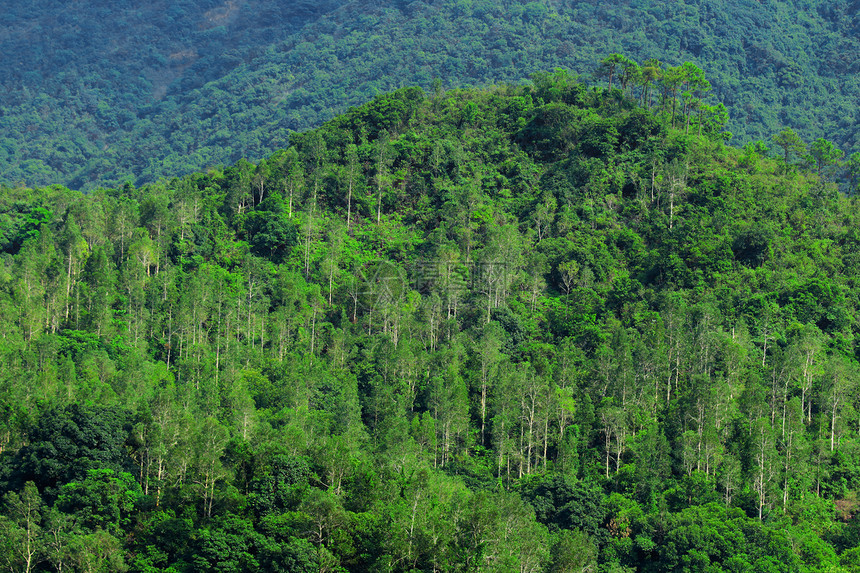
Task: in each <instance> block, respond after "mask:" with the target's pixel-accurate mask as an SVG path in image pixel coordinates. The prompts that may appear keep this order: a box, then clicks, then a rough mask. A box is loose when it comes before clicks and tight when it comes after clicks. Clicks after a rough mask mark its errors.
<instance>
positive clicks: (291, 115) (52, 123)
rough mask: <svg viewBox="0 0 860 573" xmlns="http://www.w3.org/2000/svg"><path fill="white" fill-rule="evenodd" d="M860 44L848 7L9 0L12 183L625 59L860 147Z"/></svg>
mask: <svg viewBox="0 0 860 573" xmlns="http://www.w3.org/2000/svg"><path fill="white" fill-rule="evenodd" d="M858 38H860V28H858V16H857V6H856V2H853V3H852V2H849V1H847V0H837V1H832V2H826V3H823V4H822V3H812V2H807V1H806V0H774V1H766V2H752V1H749V0H721V1H717V2H715V1H708V2H704V1H701V0H683V1H672V2H654V1H651V0H634V1H623V2H622V1H620V0H609V1H601V2H568V1H564V0H538V1H534V2H525V1H524V0H428V1H421V0H416V1H411V2H410V1H402V0H388V1H383V2H376V3H372V4H368V3H366V2H347V3H343V2H336V1H335V0H329V1H324V2H305V1H291V2H275V1H273V0H247V1H243V2H238V1H232V0H230V1H226V2H218V1H215V0H182V1H179V2H170V3H166V2H161V1H156V2H150V3H147V4H145V5H142V6H139V5H137V4H135V5H134V6H131V5H129V4H128V2H116V1H115V2H110V3H107V2H96V1H93V0H89V1H86V2H33V1H31V0H28V1H21V2H14V3H11V5H9V6H6V7H5V9H4V18H3V21H2V22H0V51H2V53H3V54H4V58H3V59H0V87H2V93H3V96H2V99H0V181H5V182H6V183H8V184H10V185H15V184H18V183H23V184H25V185H30V186H33V185H49V184H56V183H59V184H63V185H65V186H69V187H71V188H73V189H94V188H97V187H99V186H104V185H108V184H110V185H121V184H123V183H125V182H131V183H134V184H137V185H140V184H142V183H145V182H154V181H157V180H158V179H159V178H161V177H163V176H168V177H172V176H181V175H184V174H187V173H189V172H192V171H195V170H204V169H208V168H210V167H215V166H218V165H225V164H232V163H235V162H236V161H238V160H239V159H240V158H243V157H245V158H248V159H251V160H253V161H257V160H260V159H262V158H264V157H266V156H268V155H269V154H271V153H272V152H274V151H275V150H277V149H280V148H283V147H285V146H286V145H287V142H288V141H289V137H290V133H292V132H293V131H303V130H305V129H307V128H309V127H316V126H318V125H320V124H321V123H322V122H323V121H326V120H328V119H331V118H332V117H334V116H335V115H336V114H337V113H341V112H343V111H345V110H346V109H347V107H349V106H351V105H359V104H361V103H363V102H365V101H368V100H369V99H370V98H372V97H373V96H375V95H377V94H379V93H384V92H387V91H390V90H393V89H397V88H400V87H403V86H407V85H420V86H422V87H423V88H424V89H425V90H427V91H432V89H433V87H432V86H433V80H434V78H439V79H441V81H442V83H443V86H445V87H446V88H455V87H463V86H467V85H489V84H493V83H498V82H501V81H510V82H522V81H524V80H525V79H527V78H528V76H529V74H531V73H532V72H534V71H536V70H544V69H553V68H555V67H565V68H568V69H574V70H578V71H579V72H581V73H583V74H590V73H591V72H592V71H596V63H597V62H599V61H600V60H601V59H602V58H604V57H605V56H606V55H608V54H611V53H625V54H627V55H629V56H630V57H631V58H633V59H635V60H636V61H638V62H640V63H642V62H644V61H645V60H647V59H649V58H656V59H658V60H660V61H662V62H664V63H665V64H666V65H667V66H677V65H679V64H680V63H682V62H685V61H688V62H692V63H695V64H696V65H698V66H699V67H701V68H703V69H707V70H708V76H709V79H710V81H711V84H712V85H713V88H714V96H715V101H716V102H721V103H723V104H724V105H725V106H726V107H727V108H728V109H729V110H730V115H731V123H730V124H729V126H728V129H729V130H730V131H731V132H732V133H734V135H735V140H734V141H735V142H736V144H737V145H743V144H745V143H747V142H750V141H755V140H763V141H768V140H769V138H770V137H771V136H772V135H773V134H775V133H777V132H779V131H780V130H782V129H783V128H785V127H790V128H792V129H793V130H795V131H796V132H797V133H799V134H800V135H801V136H802V137H803V138H804V139H805V140H807V141H813V140H815V139H816V138H818V137H824V138H826V139H828V140H830V141H834V142H835V143H836V144H837V146H839V147H840V148H841V149H843V150H845V151H846V152H849V153H853V152H857V151H860V147H858V140H857V124H858V119H857V109H858V107H859V106H858V103H860V80H858V78H860V73H858V72H860V68H858V66H860V64H858V62H860V39H858Z"/></svg>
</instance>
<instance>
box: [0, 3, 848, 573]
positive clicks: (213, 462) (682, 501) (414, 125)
mask: <svg viewBox="0 0 860 573" xmlns="http://www.w3.org/2000/svg"><path fill="white" fill-rule="evenodd" d="M458 6H459V7H457V8H456V9H457V10H462V11H464V13H469V14H475V13H476V12H481V11H482V10H484V11H486V10H492V9H495V8H493V7H490V6H484V5H477V4H468V3H465V4H464V3H460V4H458ZM521 8H522V13H521V14H520V16H518V17H520V18H522V19H524V20H526V21H528V22H531V21H536V20H540V19H541V18H543V17H544V15H545V14H546V13H547V12H548V11H550V8H549V7H547V6H545V5H542V4H535V5H530V6H525V7H521ZM452 9H454V8H452ZM615 66H616V67H615V69H614V70H613V72H612V73H613V89H612V90H608V89H601V88H599V87H598V88H591V87H589V86H587V85H586V84H585V83H584V81H583V80H581V79H580V78H578V77H576V76H574V75H573V74H570V73H569V72H565V71H563V70H555V71H554V72H547V73H540V74H535V75H534V76H533V82H532V83H530V84H526V85H502V86H495V87H490V88H485V89H481V90H477V89H462V90H454V91H447V92H446V91H443V90H442V89H441V88H438V89H434V90H433V92H432V93H427V92H424V91H422V90H420V89H418V88H407V89H402V90H398V91H396V92H393V93H391V94H387V95H381V96H379V97H376V98H375V99H373V100H371V101H369V102H367V103H365V104H364V105H362V106H361V107H360V108H356V109H354V110H352V111H351V112H350V113H348V114H346V115H344V116H341V117H340V118H338V119H336V120H334V121H332V122H330V123H328V124H325V125H323V126H322V127H320V128H319V129H317V130H315V131H309V132H305V133H302V134H297V135H294V136H292V137H291V147H290V148H289V149H288V150H286V151H283V152H279V153H277V154H275V155H273V156H271V157H270V158H268V159H266V160H264V161H261V162H260V163H259V164H256V165H255V164H254V163H251V162H249V161H240V162H238V163H236V164H235V165H234V166H232V167H229V168H226V169H223V170H212V171H210V172H208V173H198V174H194V175H189V176H186V177H183V178H181V179H174V180H170V181H162V182H160V183H158V184H152V185H147V186H144V187H142V188H135V187H133V186H131V185H126V186H123V187H121V188H118V189H106V190H100V191H96V192H92V193H90V194H86V195H84V194H81V193H77V192H72V191H68V190H67V189H64V188H60V187H50V188H45V189H25V188H21V189H8V188H3V195H2V201H0V217H2V221H3V222H8V224H9V226H8V231H7V227H5V226H4V227H3V231H4V234H3V237H4V239H3V240H4V241H5V242H4V251H3V253H2V255H0V341H2V344H0V360H2V361H3V364H4V368H3V369H2V371H0V493H2V494H3V496H4V500H5V506H4V508H3V514H2V516H0V532H2V533H3V535H2V536H0V540H2V541H0V559H2V564H3V566H5V567H7V568H10V569H13V570H27V567H28V566H27V563H28V559H29V560H30V561H29V562H30V563H31V566H30V569H32V570H43V569H60V568H66V569H76V570H77V569H79V570H99V568H100V569H101V570H117V571H122V570H126V569H127V570H132V571H174V572H181V571H197V570H204V571H209V570H212V571H215V570H233V571H321V570H325V571H404V572H405V571H516V570H521V571H525V570H528V571H576V570H582V569H583V568H591V569H594V568H599V569H601V570H607V571H612V570H617V571H625V570H641V571H664V570H665V571H670V570H671V571H683V570H690V571H693V570H696V571H700V570H711V571H759V570H775V571H826V570H828V569H832V568H834V567H836V566H837V564H841V566H842V567H844V568H850V567H853V566H854V564H855V563H854V561H856V559H854V557H855V556H854V554H853V553H852V548H853V547H854V546H856V544H857V538H858V535H857V529H858V528H857V526H856V525H857V524H856V523H855V522H856V520H857V519H856V517H854V515H855V514H856V512H857V507H858V504H857V497H858V491H860V470H858V467H857V464H856V463H855V460H856V458H857V452H858V448H860V441H858V438H857V427H858V411H860V402H858V395H860V366H858V356H860V353H858V350H857V344H856V340H857V334H858V333H857V330H858V324H860V322H858V320H857V315H858V302H857V301H858V296H857V281H856V279H855V278H854V277H855V276H856V275H857V272H856V271H857V270H858V268H857V267H858V260H857V257H856V251H857V246H858V244H860V240H858V236H857V232H856V228H857V222H858V213H860V211H858V205H857V199H856V198H855V197H846V196H842V195H840V194H839V193H838V191H837V189H836V187H835V185H834V184H833V183H831V182H828V181H825V180H823V179H822V177H821V176H820V175H819V173H818V165H813V164H812V163H811V162H808V163H807V164H802V163H800V162H798V161H797V160H796V159H795V158H794V157H793V156H792V155H791V154H794V155H797V153H796V150H793V149H794V148H791V149H789V151H790V152H791V153H790V154H789V155H788V160H789V163H788V164H787V163H786V155H785V153H786V152H785V150H784V149H782V148H781V144H780V141H781V139H779V138H777V139H778V140H775V141H774V143H776V144H777V146H778V147H780V149H779V150H778V151H776V152H771V151H769V150H768V149H767V146H766V145H765V144H764V143H762V142H758V143H754V144H749V145H748V146H746V147H745V148H744V149H742V150H736V149H732V148H729V147H727V146H726V145H725V143H724V140H725V136H724V135H723V132H722V131H721V130H722V127H723V126H724V125H725V118H724V117H722V114H723V112H724V110H720V109H719V108H718V107H716V106H714V109H711V110H707V109H705V106H707V105H708V104H707V103H704V102H705V101H707V97H708V96H707V94H708V89H707V88H708V83H709V82H710V81H709V80H706V79H705V78H704V76H703V75H702V74H701V70H699V68H697V67H696V66H693V65H684V64H681V65H680V66H677V67H674V68H673V67H666V66H665V65H664V64H661V63H659V62H655V61H648V62H645V63H643V64H642V65H639V64H636V63H635V62H633V61H632V60H631V59H629V57H628V58H625V59H618V61H617V62H616V63H615ZM670 71H671V73H670V74H669V78H668V79H667V78H666V75H665V74H663V75H661V74H662V72H667V73H668V72H670ZM607 79H608V77H607ZM646 79H647V81H646ZM670 80H671V81H670ZM616 88H617V89H616ZM782 135H784V134H782ZM786 141H788V140H786ZM788 142H789V143H791V142H790V141H788ZM776 155H778V156H776ZM822 157H824V156H822ZM822 167H823V173H822V174H823V175H824V176H827V177H832V176H833V175H834V174H838V171H837V170H834V167H835V164H832V163H831V164H827V165H825V164H822ZM849 167H850V166H849ZM828 168H830V171H829V172H828ZM28 548H29V549H28Z"/></svg>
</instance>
